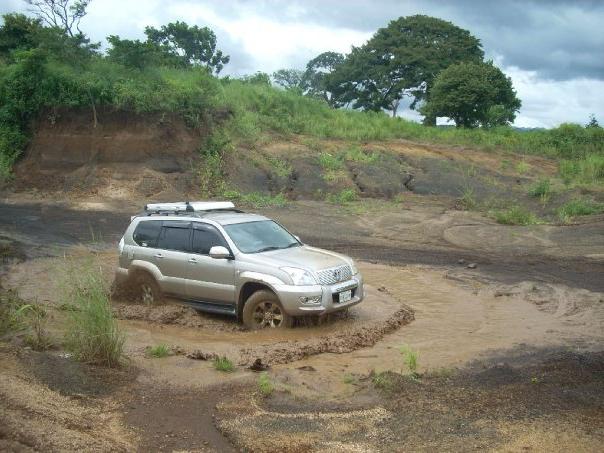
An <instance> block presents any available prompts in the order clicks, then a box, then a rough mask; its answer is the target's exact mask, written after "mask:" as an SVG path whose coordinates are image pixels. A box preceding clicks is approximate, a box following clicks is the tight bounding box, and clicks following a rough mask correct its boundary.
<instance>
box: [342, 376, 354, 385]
mask: <svg viewBox="0 0 604 453" xmlns="http://www.w3.org/2000/svg"><path fill="white" fill-rule="evenodd" d="M356 381H357V380H356V378H355V377H354V376H353V375H352V374H345V375H344V378H343V379H342V382H344V384H354V383H355V382H356Z"/></svg>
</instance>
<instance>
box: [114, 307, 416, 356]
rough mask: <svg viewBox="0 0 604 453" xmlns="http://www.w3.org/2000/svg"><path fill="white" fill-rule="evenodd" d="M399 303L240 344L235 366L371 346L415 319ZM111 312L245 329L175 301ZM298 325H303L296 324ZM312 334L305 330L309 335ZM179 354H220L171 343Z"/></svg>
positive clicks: (240, 331) (154, 320) (124, 316)
mask: <svg viewBox="0 0 604 453" xmlns="http://www.w3.org/2000/svg"><path fill="white" fill-rule="evenodd" d="M395 301H396V299H395ZM396 303H397V306H398V307H399V308H398V309H397V310H396V311H394V312H393V313H391V314H389V315H388V316H387V317H385V318H381V319H378V320H376V321H372V322H369V323H365V324H363V325H358V326H353V327H350V326H349V327H346V326H343V325H342V324H341V323H338V325H337V329H335V328H334V332H333V333H327V334H324V335H319V336H316V337H310V338H308V339H303V340H283V341H276V342H272V343H269V342H266V341H264V342H261V343H259V344H257V345H254V346H251V347H245V348H240V349H239V350H238V351H237V355H238V358H237V360H236V362H237V364H238V365H239V366H250V365H252V364H253V363H254V362H256V360H258V359H260V360H261V362H262V363H264V364H269V365H274V364H284V363H290V362H294V361H296V360H300V359H303V358H305V357H309V356H313V355H318V354H323V353H327V352H330V353H335V354H343V353H348V352H353V351H355V350H357V349H361V348H366V347H371V346H374V345H375V344H376V343H377V342H378V341H380V340H381V339H382V338H383V337H384V336H385V335H387V334H389V333H392V332H394V331H395V330H397V329H399V328H400V327H402V326H404V325H406V324H409V323H410V322H411V321H413V320H414V319H415V316H414V312H413V310H412V309H411V308H410V307H408V306H406V305H404V304H401V303H400V302H398V301H396ZM114 313H115V315H116V317H118V318H119V319H124V320H129V321H132V320H134V321H146V322H150V323H154V324H160V325H161V324H163V325H176V326H182V327H192V328H204V329H208V330H215V331H222V332H228V333H229V334H232V335H237V334H245V333H246V332H247V331H245V329H243V328H242V327H241V326H239V325H238V324H236V323H225V322H224V321H223V320H218V319H216V320H215V319H213V318H211V317H207V316H205V315H203V314H199V313H197V312H196V311H195V310H194V309H192V308H190V307H185V306H182V305H178V304H169V305H160V306H156V307H149V306H145V305H140V304H126V303H124V304H117V305H116V306H115V307H114ZM299 329H304V327H300V328H299ZM310 335H312V334H311V332H310V331H309V336H310ZM175 350H177V351H178V352H177V353H178V354H179V355H185V356H187V357H189V358H192V359H195V358H198V357H199V358H201V360H206V359H207V358H208V357H215V356H218V355H220V354H219V353H218V352H217V351H212V350H209V349H208V350H205V349H204V350H203V351H201V350H199V349H187V348H183V347H180V346H178V347H177V348H176V347H175Z"/></svg>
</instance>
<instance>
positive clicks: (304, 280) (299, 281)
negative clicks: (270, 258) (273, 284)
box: [281, 267, 317, 286]
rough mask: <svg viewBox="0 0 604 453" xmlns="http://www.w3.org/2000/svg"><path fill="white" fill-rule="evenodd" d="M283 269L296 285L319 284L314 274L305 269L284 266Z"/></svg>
mask: <svg viewBox="0 0 604 453" xmlns="http://www.w3.org/2000/svg"><path fill="white" fill-rule="evenodd" d="M281 270H282V271H285V272H287V275H289V277H290V278H291V279H292V282H294V285H296V286H303V285H316V284H317V281H316V280H315V278H314V277H313V276H312V274H311V273H310V272H308V271H305V270H304V269H298V268H297V267H282V268H281Z"/></svg>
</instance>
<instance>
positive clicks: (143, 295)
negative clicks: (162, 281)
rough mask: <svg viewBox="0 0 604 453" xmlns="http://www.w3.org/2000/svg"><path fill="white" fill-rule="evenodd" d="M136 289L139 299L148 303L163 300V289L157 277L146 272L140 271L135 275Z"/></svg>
mask: <svg viewBox="0 0 604 453" xmlns="http://www.w3.org/2000/svg"><path fill="white" fill-rule="evenodd" d="M134 291H135V294H136V297H137V299H138V300H140V301H141V302H142V303H144V304H146V305H153V304H157V303H159V302H160V301H161V299H162V295H161V289H160V288H159V285H158V284H157V282H156V281H155V279H154V278H153V277H152V276H151V275H149V274H147V273H146V272H139V273H138V274H137V275H136V277H134Z"/></svg>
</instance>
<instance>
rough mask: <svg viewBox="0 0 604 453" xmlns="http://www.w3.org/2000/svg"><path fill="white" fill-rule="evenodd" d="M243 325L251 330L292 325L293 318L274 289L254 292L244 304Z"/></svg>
mask: <svg viewBox="0 0 604 453" xmlns="http://www.w3.org/2000/svg"><path fill="white" fill-rule="evenodd" d="M242 320H243V325H244V326H245V327H247V328H248V329H250V330H260V329H270V328H272V329H282V328H286V327H291V326H292V324H293V318H292V317H291V316H290V315H288V314H287V313H285V311H284V310H283V306H282V305H281V302H279V298H278V297H277V296H276V295H275V293H273V292H272V291H268V290H262V291H256V292H255V293H254V294H252V295H251V296H250V297H249V298H248V300H247V301H246V302H245V305H244V306H243V316H242Z"/></svg>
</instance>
